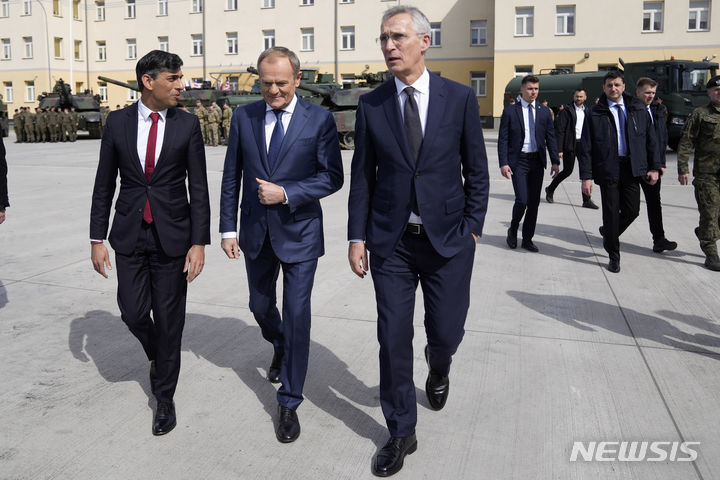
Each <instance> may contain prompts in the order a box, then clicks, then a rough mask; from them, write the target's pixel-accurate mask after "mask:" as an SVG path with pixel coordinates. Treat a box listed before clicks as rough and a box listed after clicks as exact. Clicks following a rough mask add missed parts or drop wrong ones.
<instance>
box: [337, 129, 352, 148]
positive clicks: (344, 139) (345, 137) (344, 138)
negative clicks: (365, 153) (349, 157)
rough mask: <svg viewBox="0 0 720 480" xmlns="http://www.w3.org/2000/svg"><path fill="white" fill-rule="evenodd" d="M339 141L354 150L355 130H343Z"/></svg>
mask: <svg viewBox="0 0 720 480" xmlns="http://www.w3.org/2000/svg"><path fill="white" fill-rule="evenodd" d="M340 143H341V144H342V146H343V147H344V148H346V149H347V150H355V132H345V133H343V134H341V137H340Z"/></svg>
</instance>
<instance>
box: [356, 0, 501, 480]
mask: <svg viewBox="0 0 720 480" xmlns="http://www.w3.org/2000/svg"><path fill="white" fill-rule="evenodd" d="M381 25H382V26H381V32H380V44H381V48H382V52H383V55H384V57H385V63H386V64H387V66H388V69H389V70H390V72H392V74H393V75H394V78H393V79H391V80H389V81H388V82H386V83H384V84H383V85H381V86H379V87H378V88H376V89H375V90H374V91H372V92H371V93H368V94H366V95H363V96H362V97H360V102H359V105H358V111H357V119H356V124H355V153H354V155H353V161H352V176H351V186H350V196H349V201H348V211H349V220H348V239H349V240H350V245H349V252H348V259H349V261H350V268H351V269H352V271H353V272H354V273H355V274H356V275H358V276H360V277H361V278H362V277H364V276H365V274H366V272H367V269H368V257H367V251H368V250H369V251H370V270H371V273H372V278H373V284H374V286H375V298H376V301H377V309H378V334H377V336H378V341H379V343H380V404H381V406H382V410H383V414H384V415H385V420H386V422H387V426H388V429H389V431H390V439H389V440H388V442H387V443H386V444H385V446H384V447H383V448H382V449H381V450H380V451H379V452H378V453H377V454H376V456H375V457H374V459H373V463H372V473H373V474H375V475H378V476H389V475H392V474H394V473H396V472H398V471H399V470H400V469H401V468H402V465H403V460H404V458H405V455H407V454H410V453H413V452H414V451H415V450H416V448H417V440H416V437H415V424H416V423H417V404H416V401H415V385H414V383H413V345H412V339H413V314H414V305H415V291H416V290H417V285H418V282H420V285H421V287H422V290H423V296H424V300H425V332H426V335H427V346H426V347H425V351H424V356H425V360H426V362H427V363H428V368H429V372H428V378H427V381H426V383H425V393H426V395H427V397H428V402H429V404H430V407H431V408H432V409H433V410H440V409H442V408H443V407H444V406H445V402H446V400H447V398H448V392H449V387H450V383H449V382H450V381H449V372H450V363H451V361H452V356H453V354H454V353H455V352H456V350H457V348H458V346H459V345H460V341H461V339H462V337H463V333H464V325H465V317H466V315H467V310H468V306H469V303H470V277H471V274H472V266H473V259H474V253H475V239H476V238H477V237H478V236H480V235H481V234H482V228H483V223H484V221H485V212H486V210H487V202H488V184H489V180H488V171H487V156H486V154H485V144H484V141H483V134H482V129H481V126H480V117H479V115H478V104H477V97H476V96H475V93H474V92H473V91H472V90H471V89H470V88H468V87H467V86H463V85H460V84H458V83H455V82H452V81H450V80H447V79H443V78H440V77H437V76H435V75H432V74H430V73H429V72H428V71H427V69H426V68H425V61H424V55H425V51H426V50H427V48H428V47H429V46H430V24H429V22H428V20H427V18H426V17H425V15H423V14H422V12H420V11H419V10H418V9H416V8H413V7H407V6H398V7H393V8H391V9H390V10H388V11H386V12H385V14H384V16H383V19H382V23H381ZM436 448H437V447H436V446H429V449H432V450H434V451H432V452H430V454H431V455H435V454H436V451H435V450H436Z"/></svg>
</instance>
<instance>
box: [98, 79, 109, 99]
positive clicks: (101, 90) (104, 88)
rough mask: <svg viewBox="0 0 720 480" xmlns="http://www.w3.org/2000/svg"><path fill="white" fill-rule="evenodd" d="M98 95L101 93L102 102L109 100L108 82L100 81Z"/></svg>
mask: <svg viewBox="0 0 720 480" xmlns="http://www.w3.org/2000/svg"><path fill="white" fill-rule="evenodd" d="M98 95H100V101H101V102H107V84H106V83H98Z"/></svg>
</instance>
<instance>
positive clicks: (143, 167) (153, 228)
mask: <svg viewBox="0 0 720 480" xmlns="http://www.w3.org/2000/svg"><path fill="white" fill-rule="evenodd" d="M180 67H182V60H180V57H178V56H177V55H175V54H172V53H168V52H162V51H160V50H153V51H152V52H150V53H148V54H147V55H145V56H144V57H143V58H141V59H140V60H139V61H138V63H137V66H136V67H135V71H136V75H137V81H138V86H139V87H140V94H141V97H140V100H139V101H138V102H137V103H134V104H133V105H131V106H129V107H126V108H124V109H122V110H116V111H114V112H112V113H110V115H109V116H108V118H107V124H106V125H105V127H104V128H103V138H102V142H101V145H100V161H99V163H98V169H97V175H96V177H95V188H94V190H93V198H92V208H91V211H90V239H91V243H92V253H91V259H92V263H93V266H94V267H95V270H96V271H97V272H98V273H100V274H101V275H102V276H104V277H105V278H107V273H106V272H105V268H106V267H107V268H108V269H110V268H112V267H111V265H110V257H109V255H108V250H107V248H106V247H105V245H104V244H103V241H102V240H103V239H105V238H106V235H107V232H108V224H109V221H108V219H109V216H110V206H111V203H112V199H113V196H114V194H115V188H116V181H117V176H118V173H119V174H120V193H119V194H118V198H117V201H116V202H115V214H114V216H113V223H112V229H111V230H110V237H109V240H110V245H111V246H112V248H113V249H114V250H115V264H116V266H117V276H118V294H117V298H118V305H119V307H120V314H121V317H122V320H123V321H124V322H125V323H126V324H127V326H128V328H129V329H130V331H131V332H132V333H133V334H134V335H135V336H136V337H137V338H138V340H140V343H141V344H142V347H143V349H144V350H145V353H146V355H147V357H148V359H149V360H150V362H151V363H150V387H151V389H152V392H153V394H154V395H155V397H156V399H157V410H156V413H155V418H154V420H153V434H155V435H163V434H165V433H168V432H169V431H170V430H172V429H173V428H174V427H175V424H176V420H175V404H174V403H173V395H174V394H175V388H176V386H177V381H178V376H179V373H180V344H181V339H182V331H183V326H184V324H185V298H186V293H187V284H188V283H189V282H191V281H192V280H193V279H194V278H195V277H197V276H198V275H199V274H200V272H201V271H202V268H203V265H204V263H205V245H207V244H209V243H210V204H209V199H208V188H207V172H206V169H205V149H204V147H203V143H202V136H201V134H200V124H199V123H198V120H197V117H195V116H194V115H191V114H188V113H187V112H184V111H183V110H181V109H179V108H176V106H177V103H178V98H179V94H180V91H182V90H183V82H182V76H183V74H182V70H181V69H180ZM186 182H187V187H186ZM188 190H189V194H190V198H189V199H188ZM151 311H152V316H151V314H150V312H151Z"/></svg>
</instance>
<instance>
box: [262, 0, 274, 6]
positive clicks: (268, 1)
mask: <svg viewBox="0 0 720 480" xmlns="http://www.w3.org/2000/svg"><path fill="white" fill-rule="evenodd" d="M262 8H275V0H263V3H262Z"/></svg>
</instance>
